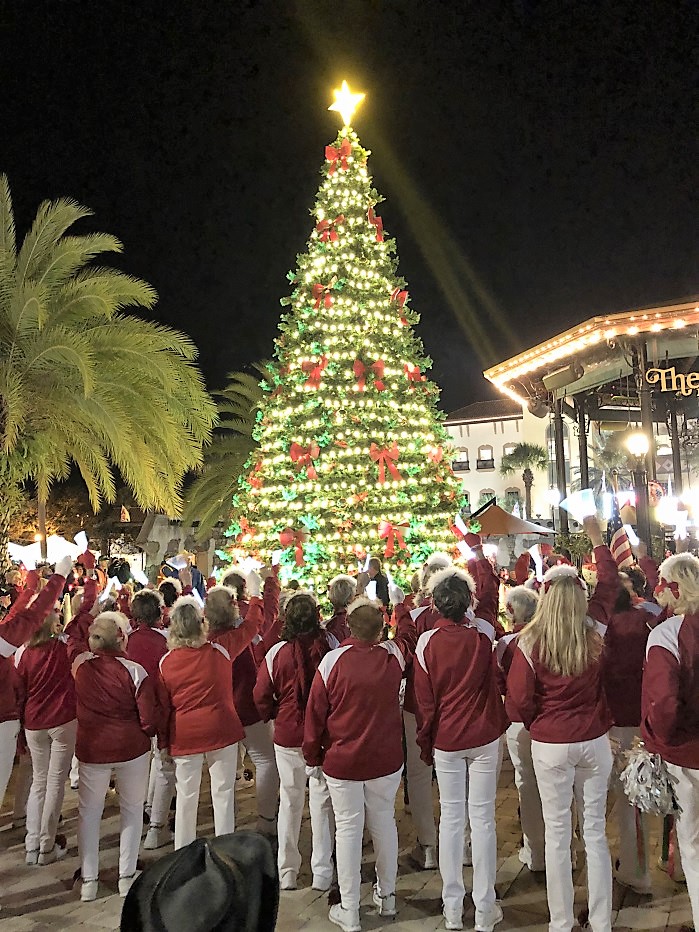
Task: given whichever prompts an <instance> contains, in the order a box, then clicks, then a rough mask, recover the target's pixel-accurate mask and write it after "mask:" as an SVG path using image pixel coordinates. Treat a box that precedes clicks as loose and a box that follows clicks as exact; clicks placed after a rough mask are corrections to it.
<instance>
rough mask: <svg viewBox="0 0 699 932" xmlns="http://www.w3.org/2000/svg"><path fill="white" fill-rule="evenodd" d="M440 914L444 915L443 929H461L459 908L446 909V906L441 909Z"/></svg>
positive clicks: (460, 911) (462, 924)
mask: <svg viewBox="0 0 699 932" xmlns="http://www.w3.org/2000/svg"><path fill="white" fill-rule="evenodd" d="M442 915H443V916H444V928H445V929H454V930H458V929H463V927H464V923H463V919H462V910H460V909H458V910H457V909H447V908H446V906H445V907H444V909H443V910H442Z"/></svg>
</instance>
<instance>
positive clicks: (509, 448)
mask: <svg viewBox="0 0 699 932" xmlns="http://www.w3.org/2000/svg"><path fill="white" fill-rule="evenodd" d="M516 447H517V444H516V443H506V444H505V446H504V447H503V448H502V455H503V456H509V455H510V454H511V453H514V452H515V448H516Z"/></svg>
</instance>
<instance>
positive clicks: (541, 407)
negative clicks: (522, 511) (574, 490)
mask: <svg viewBox="0 0 699 932" xmlns="http://www.w3.org/2000/svg"><path fill="white" fill-rule="evenodd" d="M698 357H699V302H698V301H697V300H696V299H695V300H693V301H683V302H681V303H678V304H664V305H661V306H659V307H649V308H643V309H640V310H633V311H626V312H624V313H620V314H609V315H605V316H599V317H592V318H590V319H589V320H587V321H585V322H584V323H582V324H580V325H579V326H577V327H573V328H571V329H570V330H566V331H564V332H563V333H560V334H557V335H556V336H554V337H551V338H550V339H549V340H546V341H545V342H544V343H540V344H539V345H537V346H533V347H531V348H530V349H527V350H525V351H524V352H522V353H519V354H518V355H517V356H514V357H512V358H511V359H507V360H505V361H504V362H501V363H498V364H497V365H496V366H493V367H492V368H490V369H487V370H486V371H485V372H484V373H483V374H484V375H485V377H486V379H488V380H489V381H490V382H491V383H492V384H493V385H494V386H495V387H496V388H497V389H498V391H500V392H502V393H503V394H504V395H507V396H508V397H509V398H512V399H514V400H515V401H517V402H519V403H521V404H522V405H524V406H526V407H528V409H529V410H530V411H531V412H532V413H533V414H535V415H537V416H539V417H547V416H552V418H553V424H554V441H555V449H556V478H557V485H558V492H559V494H560V497H561V498H565V496H566V494H567V492H568V490H567V488H566V474H565V465H564V452H563V451H564V417H567V418H569V419H570V420H572V421H573V422H574V424H575V425H576V427H577V434H578V442H579V453H580V482H581V486H582V487H583V488H585V487H587V485H588V483H589V466H588V443H587V438H588V431H589V428H590V424H591V423H596V424H598V425H599V427H600V429H601V430H619V429H624V428H625V427H627V426H628V427H630V428H631V427H634V428H637V431H636V446H635V448H634V450H633V451H630V452H631V453H632V456H636V457H637V466H638V468H639V469H640V468H641V467H643V474H644V477H647V480H648V481H651V482H655V481H656V478H657V472H658V461H657V456H656V436H657V433H658V427H659V425H661V424H664V425H667V430H668V434H669V438H670V447H671V458H672V463H671V473H672V482H673V484H674V493H675V495H678V496H679V495H682V492H683V489H684V484H685V483H684V479H685V474H687V470H685V473H684V474H683V464H682V452H683V448H684V452H685V454H686V453H687V451H688V450H691V449H692V448H693V447H696V446H699V397H698V396H699V371H695V368H696V367H697V358H698ZM639 434H640V436H638V435H639ZM685 459H686V457H685ZM637 471H638V470H637ZM634 481H635V483H636V482H637V478H636V476H635V477H634ZM648 481H644V482H643V485H644V486H645V493H644V497H645V502H646V504H647V501H648V499H647V495H648ZM638 497H639V496H638V489H637V506H638V507H639V514H638V519H639V520H638V523H639V525H642V523H643V518H642V509H643V506H644V502H643V501H638ZM646 514H647V512H646ZM559 520H560V527H561V529H562V530H564V531H566V530H567V529H568V516H567V514H566V512H565V511H564V510H563V509H560V510H559Z"/></svg>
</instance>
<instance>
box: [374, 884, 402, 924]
mask: <svg viewBox="0 0 699 932" xmlns="http://www.w3.org/2000/svg"><path fill="white" fill-rule="evenodd" d="M372 897H373V900H374V904H375V905H376V906H378V907H379V916H395V914H396V895H395V893H389V894H388V896H381V894H380V893H379V887H378V884H374V889H373V892H372Z"/></svg>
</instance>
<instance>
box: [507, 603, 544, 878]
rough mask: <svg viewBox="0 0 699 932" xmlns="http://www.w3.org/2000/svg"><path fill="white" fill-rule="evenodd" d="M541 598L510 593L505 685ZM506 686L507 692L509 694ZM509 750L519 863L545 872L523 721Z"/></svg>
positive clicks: (510, 735) (512, 731)
mask: <svg viewBox="0 0 699 932" xmlns="http://www.w3.org/2000/svg"><path fill="white" fill-rule="evenodd" d="M538 602H539V597H538V595H537V593H536V592H534V591H533V590H532V589H529V588H527V586H514V587H513V588H512V589H509V590H508V591H507V595H506V597H505V609H506V611H507V614H508V615H509V617H510V618H511V619H512V624H513V628H512V631H511V632H510V633H509V634H506V635H505V636H504V637H501V638H500V640H499V641H498V642H497V648H496V654H497V660H498V665H499V667H500V669H501V670H502V672H503V676H504V679H505V683H506V681H507V674H508V673H509V670H510V666H511V665H512V658H513V657H514V654H515V649H516V647H517V639H518V637H519V633H520V631H521V630H522V629H523V628H524V627H526V625H528V624H529V622H530V621H531V619H532V617H533V615H534V612H535V611H536V607H537V604H538ZM506 691H507V686H506V685H505V690H504V692H505V693H506ZM507 749H508V751H509V752H510V760H511V761H512V765H513V767H514V770H515V786H516V787H517V792H518V794H519V818H520V822H521V824H522V847H521V848H520V851H519V860H520V861H521V862H522V864H526V866H527V867H528V868H529V870H530V871H543V870H544V869H545V867H546V863H545V860H544V817H543V815H542V812H541V797H540V796H539V786H538V784H537V782H536V774H535V773H534V762H533V760H532V739H531V735H530V734H529V732H528V731H527V729H526V728H525V727H524V723H523V722H512V723H511V725H510V727H509V728H508V729H507Z"/></svg>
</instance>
